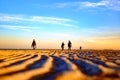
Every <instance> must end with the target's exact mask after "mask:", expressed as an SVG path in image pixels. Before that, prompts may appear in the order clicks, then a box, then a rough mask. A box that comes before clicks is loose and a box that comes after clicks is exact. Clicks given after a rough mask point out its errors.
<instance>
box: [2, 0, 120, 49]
mask: <svg viewBox="0 0 120 80" xmlns="http://www.w3.org/2000/svg"><path fill="white" fill-rule="evenodd" d="M34 38H35V39H36V41H37V43H38V48H59V47H60V44H61V42H62V41H64V42H65V43H66V48H67V42H68V40H71V41H72V43H73V48H79V46H80V45H82V46H83V47H84V48H92V49H94V48H95V49H103V48H104V49H120V46H118V44H120V42H119V41H120V0H12V1H11V0H0V39H1V41H0V48H30V44H31V42H32V40H33V39H34Z"/></svg>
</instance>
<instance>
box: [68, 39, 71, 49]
mask: <svg viewBox="0 0 120 80" xmlns="http://www.w3.org/2000/svg"><path fill="white" fill-rule="evenodd" d="M71 47H72V43H71V42H70V40H69V41H68V50H71Z"/></svg>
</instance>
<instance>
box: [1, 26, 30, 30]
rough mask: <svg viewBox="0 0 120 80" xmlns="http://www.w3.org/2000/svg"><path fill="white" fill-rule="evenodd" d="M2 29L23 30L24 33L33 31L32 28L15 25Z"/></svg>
mask: <svg viewBox="0 0 120 80" xmlns="http://www.w3.org/2000/svg"><path fill="white" fill-rule="evenodd" d="M0 28H5V29H12V30H22V31H31V30H32V27H29V26H15V25H0Z"/></svg>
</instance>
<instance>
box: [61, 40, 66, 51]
mask: <svg viewBox="0 0 120 80" xmlns="http://www.w3.org/2000/svg"><path fill="white" fill-rule="evenodd" d="M64 46H65V44H64V42H62V44H61V48H62V50H64Z"/></svg>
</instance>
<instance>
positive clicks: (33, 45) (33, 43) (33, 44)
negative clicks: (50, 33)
mask: <svg viewBox="0 0 120 80" xmlns="http://www.w3.org/2000/svg"><path fill="white" fill-rule="evenodd" d="M31 47H33V50H34V49H35V48H36V42H35V39H33V42H32V45H31Z"/></svg>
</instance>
